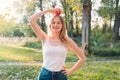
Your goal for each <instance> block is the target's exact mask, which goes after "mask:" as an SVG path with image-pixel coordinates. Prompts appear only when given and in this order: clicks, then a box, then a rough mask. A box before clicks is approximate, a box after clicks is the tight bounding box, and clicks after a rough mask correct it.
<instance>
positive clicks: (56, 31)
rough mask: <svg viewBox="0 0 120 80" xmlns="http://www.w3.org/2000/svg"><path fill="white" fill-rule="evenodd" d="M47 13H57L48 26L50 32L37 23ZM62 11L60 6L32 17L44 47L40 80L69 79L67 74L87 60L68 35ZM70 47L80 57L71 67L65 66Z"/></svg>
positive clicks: (34, 27) (32, 23)
mask: <svg viewBox="0 0 120 80" xmlns="http://www.w3.org/2000/svg"><path fill="white" fill-rule="evenodd" d="M46 13H54V14H55V16H54V17H53V18H52V20H51V23H50V26H49V27H48V28H49V30H50V33H48V34H46V33H45V32H44V31H43V30H42V29H41V28H40V27H39V25H38V24H37V20H38V19H39V18H40V17H42V16H43V15H45V14H46ZM60 13H61V10H60V9H59V8H56V9H48V10H45V11H41V12H39V13H36V14H34V15H32V16H31V17H30V24H31V26H32V28H33V30H34V32H35V34H36V35H37V37H38V38H39V39H40V41H41V42H42V47H43V65H42V68H41V71H40V75H39V77H38V80H67V77H66V75H69V74H72V73H73V72H74V71H75V70H77V69H78V68H79V67H80V66H81V65H82V64H83V63H84V62H85V60H86V57H85V55H84V52H83V50H82V49H80V48H79V47H78V46H77V45H76V44H75V42H74V41H73V40H72V39H71V38H70V37H68V36H67V32H66V26H65V23H64V20H63V18H62V17H61V16H60ZM68 49H70V50H72V51H73V52H74V53H75V54H76V55H77V57H78V58H79V60H78V62H76V64H75V65H74V66H73V67H71V68H70V69H66V68H64V63H65V58H66V54H67V50H68Z"/></svg>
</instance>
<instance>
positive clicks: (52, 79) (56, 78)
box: [38, 67, 67, 80]
mask: <svg viewBox="0 0 120 80" xmlns="http://www.w3.org/2000/svg"><path fill="white" fill-rule="evenodd" d="M38 80H67V77H66V75H64V73H63V71H62V70H61V71H58V72H52V71H49V70H47V69H46V68H44V67H43V68H42V69H41V71H40V75H39V76H38Z"/></svg>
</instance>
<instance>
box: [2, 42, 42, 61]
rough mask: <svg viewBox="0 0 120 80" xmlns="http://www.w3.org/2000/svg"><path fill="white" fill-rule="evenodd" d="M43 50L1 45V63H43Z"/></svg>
mask: <svg viewBox="0 0 120 80" xmlns="http://www.w3.org/2000/svg"><path fill="white" fill-rule="evenodd" d="M40 56H42V54H41V50H36V49H32V48H25V47H17V46H10V45H2V44H0V61H3V62H5V61H13V62H14V61H15V62H16V61H17V62H32V61H42V57H40Z"/></svg>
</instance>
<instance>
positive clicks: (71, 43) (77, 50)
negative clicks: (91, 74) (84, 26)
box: [65, 38, 86, 74]
mask: <svg viewBox="0 0 120 80" xmlns="http://www.w3.org/2000/svg"><path fill="white" fill-rule="evenodd" d="M68 48H69V49H70V50H72V51H73V52H74V53H75V54H76V55H77V57H78V58H79V60H78V62H76V64H75V65H74V66H73V67H72V68H70V69H68V70H66V72H65V73H66V74H71V73H73V72H74V71H75V70H77V69H78V68H79V67H80V66H82V65H83V63H84V62H85V61H86V57H85V54H84V52H83V50H82V49H80V48H79V47H78V46H77V44H76V43H75V42H74V41H73V40H72V39H70V38H68Z"/></svg>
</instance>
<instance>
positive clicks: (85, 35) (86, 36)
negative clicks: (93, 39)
mask: <svg viewBox="0 0 120 80" xmlns="http://www.w3.org/2000/svg"><path fill="white" fill-rule="evenodd" d="M90 28H91V0H84V3H83V16H82V48H83V49H84V50H86V51H87V53H90V47H89V44H90V41H89V40H90Z"/></svg>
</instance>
